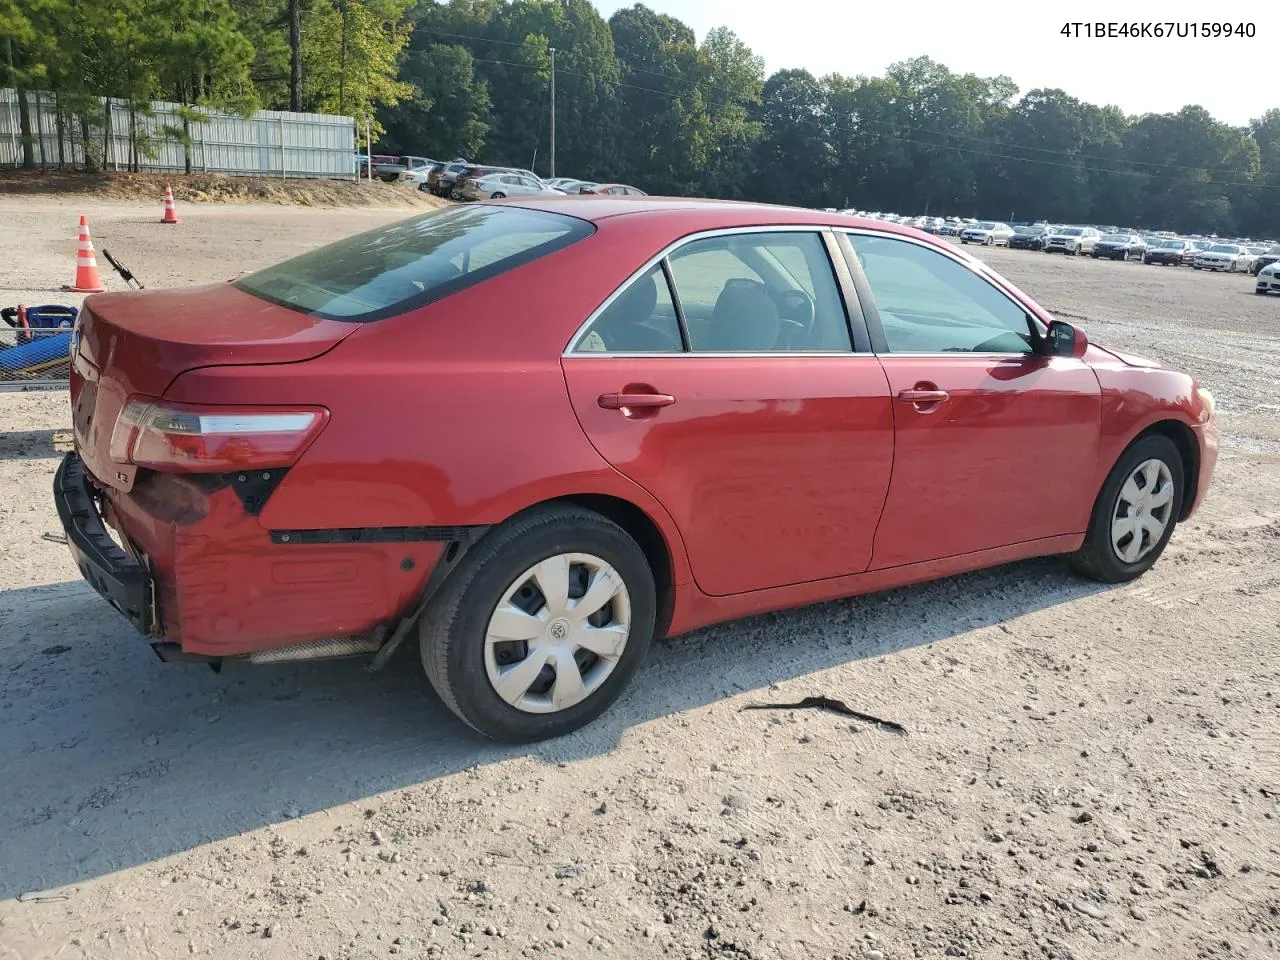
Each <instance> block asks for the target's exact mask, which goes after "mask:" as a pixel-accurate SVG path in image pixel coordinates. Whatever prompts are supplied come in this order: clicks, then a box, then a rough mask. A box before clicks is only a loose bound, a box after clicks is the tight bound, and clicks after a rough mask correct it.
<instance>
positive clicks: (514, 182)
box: [458, 171, 564, 200]
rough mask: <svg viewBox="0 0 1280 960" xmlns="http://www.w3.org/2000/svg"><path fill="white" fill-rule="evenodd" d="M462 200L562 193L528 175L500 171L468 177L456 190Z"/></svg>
mask: <svg viewBox="0 0 1280 960" xmlns="http://www.w3.org/2000/svg"><path fill="white" fill-rule="evenodd" d="M458 193H459V195H460V196H461V197H462V199H463V200H501V199H502V198H503V197H533V196H538V195H539V194H546V195H550V196H558V197H563V196H564V191H563V190H557V189H556V188H555V187H552V186H548V185H547V184H545V183H543V182H542V181H541V180H539V179H538V178H537V177H535V176H533V175H532V174H529V173H518V172H515V171H501V172H498V173H490V174H487V175H486V176H483V177H470V178H468V179H467V180H465V181H464V182H463V184H462V186H461V187H460V188H459V189H458Z"/></svg>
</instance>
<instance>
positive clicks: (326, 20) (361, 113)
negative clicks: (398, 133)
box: [302, 0, 413, 134]
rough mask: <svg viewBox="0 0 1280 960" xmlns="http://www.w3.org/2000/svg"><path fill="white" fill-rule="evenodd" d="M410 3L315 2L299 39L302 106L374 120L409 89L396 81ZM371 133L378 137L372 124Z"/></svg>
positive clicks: (406, 36)
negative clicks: (305, 80) (304, 91)
mask: <svg viewBox="0 0 1280 960" xmlns="http://www.w3.org/2000/svg"><path fill="white" fill-rule="evenodd" d="M412 2H413V0H315V2H314V3H313V5H312V9H311V13H310V17H309V18H308V27H307V30H306V32H305V33H304V34H303V36H302V65H303V73H304V74H305V75H306V76H307V77H308V78H309V81H308V85H307V99H306V107H307V108H308V109H311V110H315V111H317V112H320V113H337V114H342V115H348V116H354V117H356V118H357V119H359V118H362V117H373V116H374V113H375V110H376V109H377V108H378V107H379V106H383V105H387V106H390V105H393V104H396V103H399V102H400V101H401V100H403V99H404V98H405V97H407V96H409V95H411V94H412V92H413V87H412V86H411V85H410V84H408V83H405V82H404V81H403V80H401V79H399V66H400V65H399V58H400V54H401V51H402V50H403V49H404V47H405V45H406V44H407V43H408V41H409V34H410V33H411V30H412V27H411V25H410V23H409V21H408V20H407V19H406V17H405V14H406V13H407V11H408V10H409V7H410V5H411V3H412ZM374 132H375V133H376V134H381V132H382V128H381V126H380V124H379V123H378V122H377V121H376V120H375V121H374Z"/></svg>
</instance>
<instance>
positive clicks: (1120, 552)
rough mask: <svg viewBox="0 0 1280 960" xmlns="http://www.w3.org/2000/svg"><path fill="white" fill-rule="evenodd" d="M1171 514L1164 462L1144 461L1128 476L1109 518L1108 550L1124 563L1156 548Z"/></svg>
mask: <svg viewBox="0 0 1280 960" xmlns="http://www.w3.org/2000/svg"><path fill="white" fill-rule="evenodd" d="M1172 513H1173V474H1172V473H1171V472H1170V471H1169V466H1168V464H1166V463H1165V462H1164V461H1163V460H1144V461H1143V462H1142V463H1140V464H1138V466H1137V467H1135V468H1134V470H1133V473H1131V474H1129V479H1128V480H1126V481H1125V482H1124V484H1123V486H1121V487H1120V495H1119V496H1118V497H1117V498H1116V506H1115V510H1114V511H1113V512H1112V515H1111V548H1112V549H1113V550H1114V551H1115V554H1116V556H1117V557H1119V558H1120V559H1121V560H1122V561H1124V562H1125V563H1137V562H1138V561H1139V560H1141V559H1142V558H1143V557H1145V556H1146V555H1147V554H1148V553H1150V552H1151V551H1152V550H1154V549H1155V547H1156V544H1158V543H1159V542H1160V538H1161V537H1162V536H1164V532H1165V529H1166V528H1167V527H1168V526H1169V520H1170V518H1171V516H1172Z"/></svg>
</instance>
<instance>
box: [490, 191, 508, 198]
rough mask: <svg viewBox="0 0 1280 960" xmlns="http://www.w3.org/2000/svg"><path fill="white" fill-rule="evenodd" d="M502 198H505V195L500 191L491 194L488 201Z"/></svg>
mask: <svg viewBox="0 0 1280 960" xmlns="http://www.w3.org/2000/svg"><path fill="white" fill-rule="evenodd" d="M504 197H506V194H505V193H503V192H502V191H501V190H499V191H498V192H497V193H491V194H489V199H490V200H501V199H503V198H504Z"/></svg>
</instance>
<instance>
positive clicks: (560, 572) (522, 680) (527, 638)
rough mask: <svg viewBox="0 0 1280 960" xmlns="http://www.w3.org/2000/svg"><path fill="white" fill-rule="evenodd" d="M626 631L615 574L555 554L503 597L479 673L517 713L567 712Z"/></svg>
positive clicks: (596, 682) (627, 619)
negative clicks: (484, 675) (482, 670)
mask: <svg viewBox="0 0 1280 960" xmlns="http://www.w3.org/2000/svg"><path fill="white" fill-rule="evenodd" d="M630 632H631V598H630V595H629V594H628V593H627V587H626V584H625V583H623V580H622V575H621V574H619V573H618V571H617V570H615V569H614V568H613V567H612V566H610V565H609V564H608V563H606V562H605V561H603V560H601V559H600V558H599V557H596V556H592V555H591V554H588V553H561V554H557V555H556V556H554V557H548V558H547V559H546V560H542V561H540V562H539V563H536V564H534V565H533V566H532V567H530V568H529V569H528V570H526V571H525V572H524V573H522V574H520V576H518V577H516V579H515V580H514V581H513V582H512V583H511V585H510V586H509V587H507V589H506V591H505V592H504V593H503V594H502V599H501V600H499V601H498V605H497V607H495V608H494V611H493V615H492V616H490V618H489V626H488V629H487V630H486V631H485V638H484V668H485V672H486V673H487V674H488V677H489V683H490V684H492V686H493V689H494V692H496V693H497V694H498V696H500V697H501V698H502V699H503V700H505V701H506V702H507V703H509V704H511V706H513V707H515V708H516V709H517V710H523V711H524V712H526V713H555V712H557V711H559V710H567V709H569V708H570V707H572V706H574V705H575V704H578V703H581V702H582V701H583V700H585V699H587V697H589V696H591V694H593V693H595V692H596V690H598V689H599V688H600V685H601V684H603V683H604V682H605V680H607V679H608V678H609V675H610V674H611V673H613V670H614V668H615V667H616V666H617V665H618V661H619V659H621V657H622V653H623V651H624V650H625V649H626V646H627V637H628V636H629V635H630Z"/></svg>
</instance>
